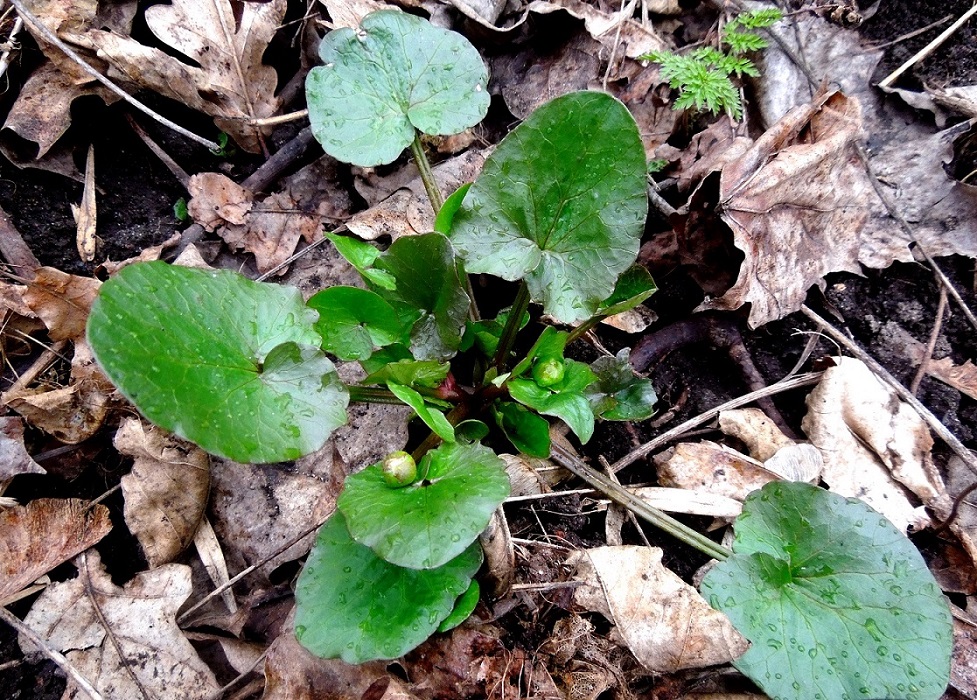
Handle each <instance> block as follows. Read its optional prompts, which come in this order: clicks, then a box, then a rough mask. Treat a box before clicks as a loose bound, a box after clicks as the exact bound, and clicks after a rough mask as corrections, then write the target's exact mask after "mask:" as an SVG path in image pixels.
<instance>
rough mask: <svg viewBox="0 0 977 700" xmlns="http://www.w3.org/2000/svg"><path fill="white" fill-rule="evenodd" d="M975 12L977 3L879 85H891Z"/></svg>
mask: <svg viewBox="0 0 977 700" xmlns="http://www.w3.org/2000/svg"><path fill="white" fill-rule="evenodd" d="M975 14H977V3H975V4H974V6H973V7H971V8H970V9H969V10H967V11H966V12H964V13H963V14H962V15H960V19H958V20H957V21H956V22H954V23H953V24H951V25H950V26H949V27H947V28H946V29H945V30H943V32H942V33H941V34H940V35H939V36H938V37H936V38H935V39H933V41H931V42H930V43H928V44H927V45H926V46H924V47H923V48H922V49H920V50H919V51H917V52H916V55H915V56H913V57H912V58H910V59H909V60H908V61H906V62H905V63H903V64H902V65H901V66H899V67H898V68H896V69H895V70H894V71H892V72H891V73H889V75H887V76H886V77H885V78H884V79H883V80H882V82H880V83H879V87H882V88H885V87H889V86H890V85H892V83H894V82H895V81H896V80H897V79H898V78H899V76H900V75H902V74H903V73H905V72H906V71H907V70H909V69H910V68H912V67H913V66H915V65H916V64H917V63H919V62H920V61H922V60H923V59H924V58H926V57H927V56H929V55H930V54H931V53H933V52H934V51H936V49H938V48H939V47H940V45H941V44H942V43H943V42H944V41H946V40H947V39H949V38H950V37H951V36H953V33H954V32H956V31H957V30H958V29H960V27H962V26H963V25H964V24H965V23H966V22H967V20H968V19H970V18H971V17H973V16H974V15H975Z"/></svg>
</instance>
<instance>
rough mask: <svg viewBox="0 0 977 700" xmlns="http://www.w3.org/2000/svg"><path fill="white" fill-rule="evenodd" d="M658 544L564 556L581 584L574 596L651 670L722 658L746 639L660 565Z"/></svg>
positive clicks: (737, 651) (700, 664)
mask: <svg viewBox="0 0 977 700" xmlns="http://www.w3.org/2000/svg"><path fill="white" fill-rule="evenodd" d="M661 557H662V550H661V549H660V548H658V547H633V546H629V547H599V548H597V549H588V550H584V551H581V552H574V553H573V554H571V555H570V557H569V558H568V560H567V563H568V564H571V565H573V566H575V567H576V572H575V574H574V576H575V578H576V579H577V580H579V581H583V582H584V585H582V586H580V587H579V588H577V589H576V590H575V591H574V595H573V599H574V602H575V603H576V604H578V605H580V606H581V607H582V608H584V609H585V610H590V611H593V612H599V613H600V614H602V615H604V616H605V617H606V618H607V619H608V620H610V621H611V623H613V624H614V631H613V634H616V635H617V636H618V637H620V639H621V640H622V642H623V643H624V644H625V646H627V648H628V649H630V650H631V652H632V653H633V654H634V656H635V658H636V659H637V660H638V661H639V662H640V663H641V665H642V666H644V667H645V668H646V669H647V670H648V671H651V672H652V673H671V672H674V671H677V670H680V669H684V668H702V667H704V666H714V665H716V664H723V663H728V662H729V661H731V660H732V659H735V658H737V657H738V656H740V655H741V654H743V653H744V652H745V651H746V649H747V647H748V646H749V642H747V641H746V639H744V638H743V637H742V636H741V635H740V634H739V633H738V632H737V631H736V630H735V629H734V628H733V625H732V624H731V623H730V621H729V620H728V619H727V618H726V616H725V615H723V614H722V613H721V612H719V611H718V610H714V609H713V608H711V607H709V604H708V603H707V602H706V601H705V600H704V599H703V598H702V596H700V595H699V594H698V593H697V592H696V590H695V589H694V588H692V587H691V586H690V585H688V584H687V583H685V582H684V581H682V579H680V578H679V577H678V576H676V575H675V574H674V573H672V572H671V571H669V570H668V569H666V568H665V567H664V566H662V563H661Z"/></svg>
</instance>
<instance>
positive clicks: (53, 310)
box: [24, 267, 102, 340]
mask: <svg viewBox="0 0 977 700" xmlns="http://www.w3.org/2000/svg"><path fill="white" fill-rule="evenodd" d="M101 286H102V283H101V282H99V281H98V280H97V279H93V278H91V277H79V276H78V275H69V274H66V273H64V272H61V271H60V270H56V269H54V268H53V267H39V268H37V271H36V272H35V273H34V279H33V280H32V281H31V282H30V283H29V284H28V285H27V291H25V292H24V302H25V303H26V304H27V305H28V306H29V307H30V308H31V310H32V311H33V312H34V313H35V314H37V316H38V317H39V318H40V319H41V320H42V321H44V325H45V326H47V328H48V334H49V335H50V336H51V339H52V340H78V339H80V338H84V337H85V322H86V321H87V320H88V313H89V311H91V308H92V304H93V303H94V302H95V297H96V296H98V289H99V287H101Z"/></svg>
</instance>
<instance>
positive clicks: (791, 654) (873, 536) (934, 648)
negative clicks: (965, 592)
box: [702, 482, 953, 700]
mask: <svg viewBox="0 0 977 700" xmlns="http://www.w3.org/2000/svg"><path fill="white" fill-rule="evenodd" d="M735 527H736V539H735V541H734V543H733V551H734V552H735V554H734V555H733V556H732V557H731V558H729V559H728V560H726V561H724V562H721V563H719V564H717V565H716V566H715V567H714V568H713V569H712V570H711V571H710V572H709V573H708V574H707V575H706V577H705V579H704V580H703V582H702V592H703V594H704V595H705V596H706V597H707V598H708V600H709V603H710V605H712V606H713V607H715V608H717V609H719V610H721V611H723V612H724V613H726V615H728V616H729V618H730V620H731V621H732V622H733V625H735V627H736V628H737V629H738V630H739V631H740V632H741V633H742V634H743V635H744V636H745V637H747V639H749V640H750V641H751V642H752V646H751V647H750V649H749V650H748V651H747V652H746V654H744V655H743V656H741V657H740V658H739V659H737V660H736V661H734V662H733V664H734V665H735V666H736V667H737V668H738V669H739V670H740V671H742V672H743V673H745V674H746V675H748V676H749V677H750V678H751V679H752V680H753V681H754V682H755V683H756V684H757V685H759V686H760V687H761V688H762V689H763V691H764V692H765V693H767V694H768V695H769V696H771V697H778V698H783V699H784V700H790V699H793V698H797V699H798V700H800V699H802V698H803V699H805V700H807V699H808V698H811V699H813V698H818V697H821V698H824V699H825V700H828V699H829V698H831V699H832V700H834V699H837V700H846V699H847V700H857V699H858V698H865V699H866V700H869V699H873V700H874V699H878V698H901V699H903V700H936V698H939V697H940V696H941V695H942V694H943V690H944V688H945V687H946V685H947V682H948V680H949V674H950V651H951V647H952V644H953V628H952V621H951V619H950V611H949V609H948V607H947V603H946V600H945V599H944V597H943V594H942V592H941V591H940V587H939V586H938V585H937V584H936V581H935V580H934V579H933V576H932V574H931V573H930V571H929V569H927V568H926V562H925V561H923V558H922V556H920V554H919V551H917V549H916V548H915V547H914V546H913V544H912V543H911V542H910V541H909V540H908V539H906V537H905V536H903V534H902V533H900V532H899V531H898V530H896V529H895V528H894V527H893V526H892V524H891V523H890V522H889V521H888V520H887V519H886V518H885V517H883V516H882V515H879V514H878V513H877V512H875V511H874V510H872V509H871V508H869V507H868V506H867V505H865V504H864V503H862V502H861V501H858V500H856V499H846V498H842V497H841V496H838V495H835V494H832V493H830V492H828V491H825V490H823V489H819V488H817V487H814V486H811V485H809V484H805V483H797V482H773V483H771V484H767V485H766V486H764V487H763V488H762V489H761V490H760V491H755V492H753V493H752V494H750V496H749V497H748V498H747V500H746V503H745V504H744V508H743V514H742V515H741V516H740V517H739V518H738V519H737V521H736V526H735Z"/></svg>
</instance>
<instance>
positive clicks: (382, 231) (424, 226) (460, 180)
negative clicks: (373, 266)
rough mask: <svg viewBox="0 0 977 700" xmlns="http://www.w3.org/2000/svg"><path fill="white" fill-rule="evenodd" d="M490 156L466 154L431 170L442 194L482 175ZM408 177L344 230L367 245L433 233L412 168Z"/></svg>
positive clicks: (483, 152)
mask: <svg viewBox="0 0 977 700" xmlns="http://www.w3.org/2000/svg"><path fill="white" fill-rule="evenodd" d="M489 152H490V151H489V150H481V151H480V150H471V151H467V152H465V153H462V154H461V155H459V156H455V157H454V158H450V159H448V160H446V161H444V162H442V163H439V164H438V165H436V166H434V176H435V179H436V180H437V182H438V185H439V186H440V187H441V189H442V191H444V192H453V191H454V190H456V189H458V188H459V187H461V186H462V185H463V184H465V183H466V182H472V181H473V180H474V179H475V178H476V177H477V176H478V173H479V172H481V170H482V164H483V163H484V162H485V158H486V157H488V154H489ZM410 173H411V177H410V180H409V181H408V183H407V184H406V185H404V188H403V189H397V190H396V191H395V192H394V193H393V194H392V195H390V196H389V197H387V198H386V199H384V200H383V201H381V202H380V203H379V204H377V205H376V206H374V207H371V208H370V209H367V210H366V211H363V212H360V213H358V214H356V215H354V216H353V217H352V218H351V219H350V220H349V221H347V222H346V227H347V228H348V229H349V230H350V231H351V232H352V233H354V234H355V235H357V236H359V237H360V238H363V239H366V240H370V241H372V240H375V239H377V238H379V237H380V236H385V235H386V236H390V237H391V238H393V239H394V240H396V239H397V238H400V237H401V236H410V235H414V234H418V233H429V232H430V231H433V230H434V210H433V209H432V208H431V204H430V202H428V199H427V194H426V193H425V192H424V184H423V182H421V178H420V175H417V174H416V173H417V170H416V168H414V166H411V170H410Z"/></svg>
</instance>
